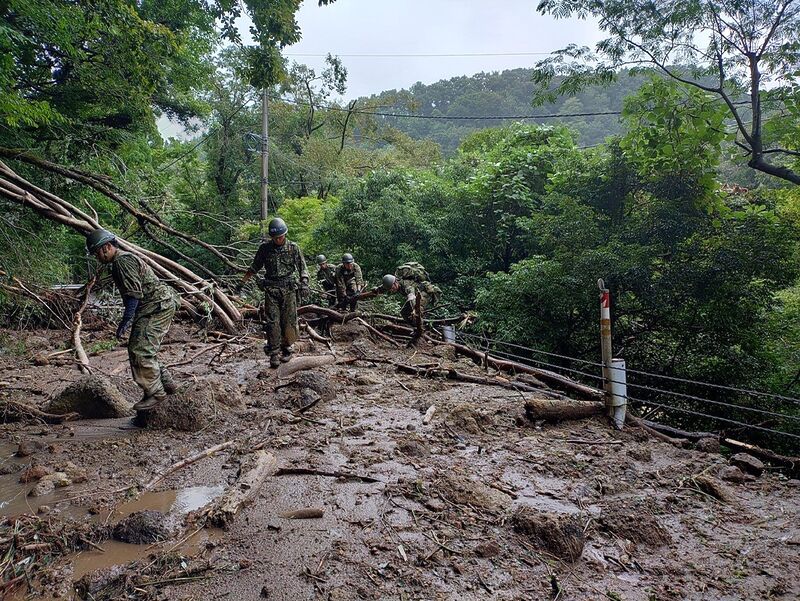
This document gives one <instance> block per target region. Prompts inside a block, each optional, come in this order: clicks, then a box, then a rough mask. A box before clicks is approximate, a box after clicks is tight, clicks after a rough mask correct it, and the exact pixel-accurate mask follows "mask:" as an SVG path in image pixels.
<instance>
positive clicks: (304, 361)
mask: <svg viewBox="0 0 800 601" xmlns="http://www.w3.org/2000/svg"><path fill="white" fill-rule="evenodd" d="M332 363H336V357H334V356H333V355H316V356H310V357H309V356H307V357H296V358H294V359H292V360H291V361H289V363H283V364H282V365H281V366H280V367H279V368H278V378H280V379H281V380H283V379H285V378H288V377H289V376H291V375H292V374H293V373H295V372H298V371H302V370H304V369H313V368H314V367H322V366H323V365H331V364H332Z"/></svg>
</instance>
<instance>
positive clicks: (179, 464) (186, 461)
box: [142, 440, 235, 492]
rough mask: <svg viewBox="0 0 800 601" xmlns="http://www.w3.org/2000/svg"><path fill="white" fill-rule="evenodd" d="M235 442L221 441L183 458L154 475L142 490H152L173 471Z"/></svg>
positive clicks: (209, 455)
mask: <svg viewBox="0 0 800 601" xmlns="http://www.w3.org/2000/svg"><path fill="white" fill-rule="evenodd" d="M234 442H235V441H233V440H228V441H227V442H222V443H220V444H218V445H214V446H213V447H209V448H207V449H204V450H202V451H200V452H199V453H197V454H195V455H192V456H191V457H187V458H186V459H182V460H180V461H178V462H177V463H174V464H172V465H171V466H169V467H168V468H167V469H166V470H164V471H163V472H161V473H160V474H156V475H155V476H153V477H152V478H151V479H150V481H148V482H147V484H145V485H144V486H143V487H142V492H146V491H148V490H150V489H151V488H153V487H154V486H155V485H156V484H158V483H159V482H160V481H161V480H163V479H164V478H166V477H167V476H169V475H170V474H171V473H173V472H176V471H178V470H179V469H182V468H184V467H186V466H187V465H191V464H192V463H195V462H196V461H200V460H201V459H204V458H205V457H211V456H212V455H213V454H214V453H216V452H218V451H221V450H222V449H227V448H228V447H230V446H232V445H233V444H234Z"/></svg>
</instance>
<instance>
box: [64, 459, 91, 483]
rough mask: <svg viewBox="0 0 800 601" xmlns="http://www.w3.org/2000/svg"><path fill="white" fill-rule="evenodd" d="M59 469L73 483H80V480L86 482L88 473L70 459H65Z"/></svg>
mask: <svg viewBox="0 0 800 601" xmlns="http://www.w3.org/2000/svg"><path fill="white" fill-rule="evenodd" d="M59 471H61V472H64V473H65V474H66V475H67V477H68V478H69V479H70V480H71V481H72V483H73V484H80V483H81V482H86V481H87V480H88V479H89V477H88V475H87V474H86V470H85V469H83V468H80V467H78V466H77V465H75V464H74V463H72V462H71V461H67V462H66V463H65V464H64V465H63V466H61V469H60V470H59Z"/></svg>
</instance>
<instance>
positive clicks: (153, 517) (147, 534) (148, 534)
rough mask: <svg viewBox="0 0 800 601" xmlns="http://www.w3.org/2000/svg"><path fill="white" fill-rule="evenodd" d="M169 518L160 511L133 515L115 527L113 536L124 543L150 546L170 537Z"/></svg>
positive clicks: (148, 510) (139, 512)
mask: <svg viewBox="0 0 800 601" xmlns="http://www.w3.org/2000/svg"><path fill="white" fill-rule="evenodd" d="M170 534H171V529H170V528H169V526H168V525H167V516H166V515H165V514H163V513H161V512H160V511H153V510H150V509H147V510H145V511H137V512H136V513H132V514H131V515H129V516H128V517H126V518H125V519H124V520H122V521H121V522H119V523H118V524H117V525H116V526H114V530H113V532H112V536H113V537H114V538H115V539H116V540H118V541H122V542H123V543H131V544H134V545H141V544H150V543H155V542H158V541H161V540H167V539H168V538H169V537H170Z"/></svg>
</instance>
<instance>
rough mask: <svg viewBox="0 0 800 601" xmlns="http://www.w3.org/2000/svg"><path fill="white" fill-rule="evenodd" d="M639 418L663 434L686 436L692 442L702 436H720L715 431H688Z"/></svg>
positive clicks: (672, 436)
mask: <svg viewBox="0 0 800 601" xmlns="http://www.w3.org/2000/svg"><path fill="white" fill-rule="evenodd" d="M637 419H638V421H639V422H641V424H642V425H645V426H647V427H648V428H651V429H653V430H656V431H657V432H661V433H662V434H666V435H667V436H669V437H671V438H686V439H687V440H691V441H692V442H697V441H698V440H700V439H701V438H719V434H715V433H713V432H687V431H686V430H680V429H679V428H673V427H672V426H666V425H664V424H659V423H657V422H652V421H650V420H647V419H642V418H637Z"/></svg>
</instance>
